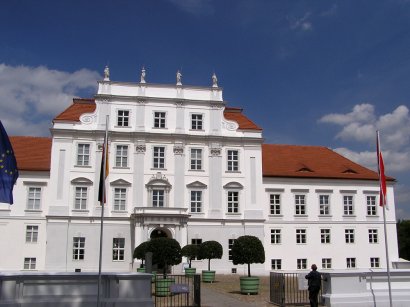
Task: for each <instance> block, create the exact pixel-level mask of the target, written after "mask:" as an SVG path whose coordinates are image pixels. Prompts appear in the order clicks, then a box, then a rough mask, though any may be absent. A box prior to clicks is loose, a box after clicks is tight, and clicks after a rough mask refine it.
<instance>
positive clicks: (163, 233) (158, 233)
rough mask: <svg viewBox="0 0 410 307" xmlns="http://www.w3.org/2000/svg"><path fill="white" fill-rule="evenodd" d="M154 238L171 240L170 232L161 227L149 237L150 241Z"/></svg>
mask: <svg viewBox="0 0 410 307" xmlns="http://www.w3.org/2000/svg"><path fill="white" fill-rule="evenodd" d="M155 238H172V235H171V232H170V231H169V230H168V229H166V228H163V227H158V228H155V229H154V230H153V231H152V232H151V235H150V239H155Z"/></svg>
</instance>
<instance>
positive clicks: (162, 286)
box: [155, 278, 175, 296]
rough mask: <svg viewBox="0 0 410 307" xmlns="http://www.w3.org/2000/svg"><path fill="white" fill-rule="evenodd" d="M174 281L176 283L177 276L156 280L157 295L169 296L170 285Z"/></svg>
mask: <svg viewBox="0 0 410 307" xmlns="http://www.w3.org/2000/svg"><path fill="white" fill-rule="evenodd" d="M174 283H175V278H166V279H157V280H155V295H156V296H169V295H170V294H171V291H170V289H169V287H170V286H171V285H172V284H174Z"/></svg>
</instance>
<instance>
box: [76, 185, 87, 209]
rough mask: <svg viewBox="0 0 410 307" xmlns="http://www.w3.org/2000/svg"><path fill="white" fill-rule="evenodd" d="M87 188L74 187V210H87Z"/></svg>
mask: <svg viewBox="0 0 410 307" xmlns="http://www.w3.org/2000/svg"><path fill="white" fill-rule="evenodd" d="M84 190H85V191H84ZM87 203H88V187H85V186H75V187H74V210H87V208H88V206H87Z"/></svg>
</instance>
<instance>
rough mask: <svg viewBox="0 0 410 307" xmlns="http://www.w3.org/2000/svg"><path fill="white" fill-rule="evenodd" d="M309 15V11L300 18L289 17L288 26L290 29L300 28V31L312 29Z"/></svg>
mask: <svg viewBox="0 0 410 307" xmlns="http://www.w3.org/2000/svg"><path fill="white" fill-rule="evenodd" d="M310 16H311V13H310V12H307V13H306V14H305V15H304V16H303V17H301V18H297V19H294V18H289V19H290V28H291V29H292V30H301V31H310V30H312V29H313V25H312V22H311V21H310V20H309V18H310Z"/></svg>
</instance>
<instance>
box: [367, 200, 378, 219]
mask: <svg viewBox="0 0 410 307" xmlns="http://www.w3.org/2000/svg"><path fill="white" fill-rule="evenodd" d="M366 213H367V216H377V197H376V196H375V195H366Z"/></svg>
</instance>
